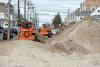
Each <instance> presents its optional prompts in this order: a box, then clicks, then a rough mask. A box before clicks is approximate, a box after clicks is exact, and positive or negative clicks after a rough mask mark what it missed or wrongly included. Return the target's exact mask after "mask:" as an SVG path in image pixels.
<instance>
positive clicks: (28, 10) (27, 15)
mask: <svg viewBox="0 0 100 67" xmlns="http://www.w3.org/2000/svg"><path fill="white" fill-rule="evenodd" d="M27 6H28V7H27V8H28V10H27V19H29V9H30V7H29V1H28V3H27Z"/></svg>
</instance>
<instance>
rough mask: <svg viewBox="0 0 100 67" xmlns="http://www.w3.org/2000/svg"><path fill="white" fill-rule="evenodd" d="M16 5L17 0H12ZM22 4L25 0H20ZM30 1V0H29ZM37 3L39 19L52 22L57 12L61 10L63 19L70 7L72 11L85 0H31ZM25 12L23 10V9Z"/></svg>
mask: <svg viewBox="0 0 100 67" xmlns="http://www.w3.org/2000/svg"><path fill="white" fill-rule="evenodd" d="M7 1H8V0H0V2H6V3H7ZM12 1H13V4H14V5H17V0H12ZM20 1H21V2H20V3H21V4H22V3H23V0H20ZM29 1H30V0H29ZM31 1H32V3H33V4H35V8H36V10H37V12H38V14H39V19H40V20H39V21H40V22H41V23H43V22H45V23H47V22H51V21H52V18H53V17H54V16H53V15H55V14H56V13H57V12H60V14H61V15H62V19H64V18H65V16H66V15H67V9H69V8H70V12H71V11H73V10H75V9H76V8H79V7H80V3H81V2H83V0H31ZM22 12H23V11H22Z"/></svg>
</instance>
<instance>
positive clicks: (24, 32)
mask: <svg viewBox="0 0 100 67" xmlns="http://www.w3.org/2000/svg"><path fill="white" fill-rule="evenodd" d="M19 30H20V34H19V37H18V39H19V40H33V41H36V40H37V35H36V33H35V25H34V24H32V23H31V22H24V23H22V24H21V25H20V28H19Z"/></svg>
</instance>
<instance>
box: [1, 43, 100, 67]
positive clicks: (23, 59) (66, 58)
mask: <svg viewBox="0 0 100 67" xmlns="http://www.w3.org/2000/svg"><path fill="white" fill-rule="evenodd" d="M70 43H71V42H70ZM1 45H2V46H1ZM5 45H6V47H8V48H7V50H6V49H5V48H4V47H5ZM9 46H10V47H9ZM0 47H2V49H3V50H5V51H4V52H7V53H9V54H7V55H5V54H3V55H0V67H100V54H99V53H97V54H90V55H78V54H77V53H73V54H71V55H67V54H66V53H52V52H51V51H50V50H49V48H48V46H47V44H46V45H45V44H41V43H37V42H33V41H10V42H7V41H6V42H4V43H1V44H0ZM1 51H2V50H1ZM1 51H0V52H1ZM2 52H3V51H2Z"/></svg>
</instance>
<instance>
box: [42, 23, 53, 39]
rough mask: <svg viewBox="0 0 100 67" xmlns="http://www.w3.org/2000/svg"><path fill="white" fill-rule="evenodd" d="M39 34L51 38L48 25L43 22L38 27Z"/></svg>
mask: <svg viewBox="0 0 100 67" xmlns="http://www.w3.org/2000/svg"><path fill="white" fill-rule="evenodd" d="M40 34H41V35H42V36H48V38H51V37H52V33H51V28H50V26H47V25H46V24H43V26H42V27H41V28H40Z"/></svg>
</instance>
